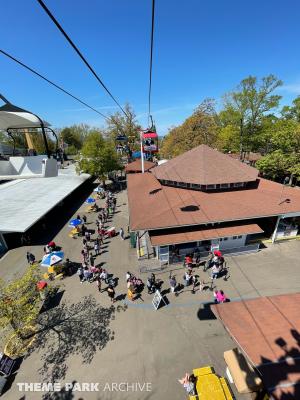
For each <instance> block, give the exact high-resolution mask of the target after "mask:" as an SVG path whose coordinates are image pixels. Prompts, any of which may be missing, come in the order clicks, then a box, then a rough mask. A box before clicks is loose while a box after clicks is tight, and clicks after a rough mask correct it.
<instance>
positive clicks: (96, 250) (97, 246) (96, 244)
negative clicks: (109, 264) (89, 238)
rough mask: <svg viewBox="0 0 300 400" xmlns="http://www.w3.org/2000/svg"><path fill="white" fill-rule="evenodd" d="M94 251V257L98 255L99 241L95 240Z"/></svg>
mask: <svg viewBox="0 0 300 400" xmlns="http://www.w3.org/2000/svg"><path fill="white" fill-rule="evenodd" d="M94 250H95V256H99V254H100V251H99V250H100V249H99V239H98V238H97V239H96V240H95V243H94Z"/></svg>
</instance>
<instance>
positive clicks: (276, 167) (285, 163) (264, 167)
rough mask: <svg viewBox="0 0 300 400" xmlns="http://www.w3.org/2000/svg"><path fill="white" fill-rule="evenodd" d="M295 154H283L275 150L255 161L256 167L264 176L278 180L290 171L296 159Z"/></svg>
mask: <svg viewBox="0 0 300 400" xmlns="http://www.w3.org/2000/svg"><path fill="white" fill-rule="evenodd" d="M295 158H296V157H295V155H290V154H285V153H283V152H282V151H281V150H275V151H273V152H272V153H269V154H267V155H266V156H264V157H263V158H261V159H260V160H258V161H257V162H256V167H257V168H258V169H259V171H260V172H262V173H263V174H264V176H265V177H266V178H270V179H274V180H280V181H282V180H283V178H284V177H285V176H286V175H287V174H289V173H290V172H291V168H292V167H293V166H294V163H295V161H296V159H295Z"/></svg>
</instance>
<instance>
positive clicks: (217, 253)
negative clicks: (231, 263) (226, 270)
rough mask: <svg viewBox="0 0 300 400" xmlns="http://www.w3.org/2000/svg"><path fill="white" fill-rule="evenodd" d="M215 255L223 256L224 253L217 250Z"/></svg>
mask: <svg viewBox="0 0 300 400" xmlns="http://www.w3.org/2000/svg"><path fill="white" fill-rule="evenodd" d="M214 255H215V256H217V257H222V253H221V252H220V250H215V251H214Z"/></svg>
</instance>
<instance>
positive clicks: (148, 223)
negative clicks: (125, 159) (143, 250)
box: [127, 161, 300, 230]
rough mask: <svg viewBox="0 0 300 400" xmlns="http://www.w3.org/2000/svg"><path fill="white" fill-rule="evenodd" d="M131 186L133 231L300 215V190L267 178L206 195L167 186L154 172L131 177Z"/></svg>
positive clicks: (129, 183)
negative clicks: (191, 209)
mask: <svg viewBox="0 0 300 400" xmlns="http://www.w3.org/2000/svg"><path fill="white" fill-rule="evenodd" d="M168 163H169V161H168ZM168 163H167V164H168ZM127 187H128V200H129V212H130V228H131V229H132V230H139V229H141V230H142V229H145V230H149V229H159V228H170V227H179V226H189V225H201V224H206V223H212V222H222V221H238V220H243V219H252V218H260V217H267V216H274V215H279V214H285V213H289V212H300V190H298V189H296V188H290V187H283V185H281V184H279V183H276V182H272V181H269V180H266V179H259V180H258V186H257V187H253V188H249V189H246V188H243V189H241V190H231V191H230V190H229V191H222V192H220V191H219V192H216V191H215V192H202V191H196V190H190V189H183V188H182V189H181V188H176V187H171V186H163V185H161V184H160V183H159V181H158V180H157V179H156V178H155V176H154V175H153V174H152V173H149V172H147V173H145V174H131V175H128V181H127ZM286 199H289V200H290V202H289V203H288V202H286V201H285V200H286ZM189 206H194V209H195V211H186V209H187V208H188V207H189Z"/></svg>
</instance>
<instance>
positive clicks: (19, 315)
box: [0, 266, 40, 338]
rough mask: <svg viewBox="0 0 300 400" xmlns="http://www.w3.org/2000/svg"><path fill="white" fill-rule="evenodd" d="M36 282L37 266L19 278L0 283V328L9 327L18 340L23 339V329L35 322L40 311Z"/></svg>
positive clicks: (37, 278)
mask: <svg viewBox="0 0 300 400" xmlns="http://www.w3.org/2000/svg"><path fill="white" fill-rule="evenodd" d="M38 280H39V273H38V270H37V266H30V267H29V268H28V270H27V271H26V272H25V274H24V275H23V276H22V277H21V278H18V279H15V280H14V281H12V282H9V283H5V282H3V281H1V282H0V327H1V328H5V327H7V326H8V325H9V326H10V327H11V328H12V329H13V331H14V332H15V333H16V335H17V336H18V337H20V338H24V328H25V327H26V326H27V325H28V324H31V323H33V322H34V321H35V319H36V317H37V315H38V314H39V311H40V296H39V292H38V290H37V286H36V284H37V282H38Z"/></svg>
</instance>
